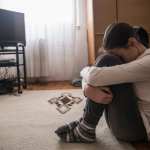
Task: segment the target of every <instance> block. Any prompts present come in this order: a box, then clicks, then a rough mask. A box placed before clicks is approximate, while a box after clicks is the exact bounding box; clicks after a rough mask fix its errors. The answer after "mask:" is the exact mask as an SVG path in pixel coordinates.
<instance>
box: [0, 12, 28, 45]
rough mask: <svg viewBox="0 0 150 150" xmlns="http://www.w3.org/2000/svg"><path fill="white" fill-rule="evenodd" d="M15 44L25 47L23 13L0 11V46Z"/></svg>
mask: <svg viewBox="0 0 150 150" xmlns="http://www.w3.org/2000/svg"><path fill="white" fill-rule="evenodd" d="M16 43H22V44H24V45H26V40H25V21H24V13H20V12H14V11H8V10H4V9H0V45H5V44H8V45H9V44H10V45H11V44H16Z"/></svg>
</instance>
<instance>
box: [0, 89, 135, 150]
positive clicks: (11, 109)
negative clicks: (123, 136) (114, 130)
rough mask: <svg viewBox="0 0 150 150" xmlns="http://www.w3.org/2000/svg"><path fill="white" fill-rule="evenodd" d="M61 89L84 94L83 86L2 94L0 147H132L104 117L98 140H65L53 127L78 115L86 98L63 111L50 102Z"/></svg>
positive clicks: (123, 149)
mask: <svg viewBox="0 0 150 150" xmlns="http://www.w3.org/2000/svg"><path fill="white" fill-rule="evenodd" d="M61 92H71V93H72V94H73V95H74V96H82V91H81V90H65V91H64V90H60V91H25V92H24V93H23V94H22V95H21V96H12V95H5V96H0V150H133V148H132V147H131V146H130V145H129V144H127V143H122V142H121V143H119V142H118V141H117V140H116V139H115V138H114V137H113V136H112V134H111V133H110V131H109V129H108V128H107V125H106V123H105V121H104V119H101V121H100V123H99V126H98V128H97V139H98V142H97V143H95V144H64V143H61V142H59V139H58V138H57V137H56V136H55V134H54V130H55V129H56V128H57V127H58V126H60V125H63V124H64V123H66V122H70V121H72V120H75V119H78V118H79V117H80V116H81V114H82V110H83V106H84V101H82V102H81V103H80V104H78V105H74V106H73V108H72V109H71V110H70V111H69V112H68V113H66V114H64V115H62V114H60V113H59V112H58V111H57V110H56V109H55V107H54V106H53V105H50V104H49V103H48V99H49V98H51V97H56V96H59V94H60V93H61Z"/></svg>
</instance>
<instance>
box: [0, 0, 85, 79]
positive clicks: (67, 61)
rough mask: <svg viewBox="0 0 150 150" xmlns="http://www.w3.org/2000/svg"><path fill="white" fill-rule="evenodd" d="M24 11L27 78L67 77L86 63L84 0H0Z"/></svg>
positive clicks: (76, 74) (4, 5)
mask: <svg viewBox="0 0 150 150" xmlns="http://www.w3.org/2000/svg"><path fill="white" fill-rule="evenodd" d="M0 7H1V8H4V9H8V10H15V11H21V12H24V13H25V22H26V40H27V46H26V60H27V73H28V77H31V78H41V79H44V80H51V81H54V80H58V81H60V80H70V79H73V78H74V77H78V76H79V72H80V70H81V69H82V68H83V67H84V66H86V65H87V60H88V54H87V53H88V50H87V31H86V29H87V27H86V0H32V1H31V0H0Z"/></svg>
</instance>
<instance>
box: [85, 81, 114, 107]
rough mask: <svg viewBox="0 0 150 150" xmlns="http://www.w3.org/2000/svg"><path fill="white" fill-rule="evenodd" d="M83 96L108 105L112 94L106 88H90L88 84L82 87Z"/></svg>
mask: <svg viewBox="0 0 150 150" xmlns="http://www.w3.org/2000/svg"><path fill="white" fill-rule="evenodd" d="M84 95H85V96H86V97H88V98H90V99H91V100H92V101H94V102H96V103H100V104H108V103H110V102H111V101H112V98H113V96H112V93H111V91H110V90H109V89H108V88H98V87H92V86H90V85H88V84H86V86H85V87H84Z"/></svg>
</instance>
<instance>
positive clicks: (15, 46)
mask: <svg viewBox="0 0 150 150" xmlns="http://www.w3.org/2000/svg"><path fill="white" fill-rule="evenodd" d="M11 54H12V55H15V59H14V60H15V61H12V59H8V60H6V61H3V60H2V61H0V67H16V72H17V77H16V81H15V82H16V83H15V84H14V86H17V88H18V89H17V90H18V93H22V86H23V88H27V76H26V60H25V46H24V45H23V44H22V43H11V44H10V43H8V44H7V42H5V44H2V45H1V49H0V55H11ZM20 55H22V56H23V57H22V58H23V61H22V62H21V63H20V60H19V56H20ZM21 66H22V67H23V76H22V77H21V71H20V69H21V68H20V67H21Z"/></svg>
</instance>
